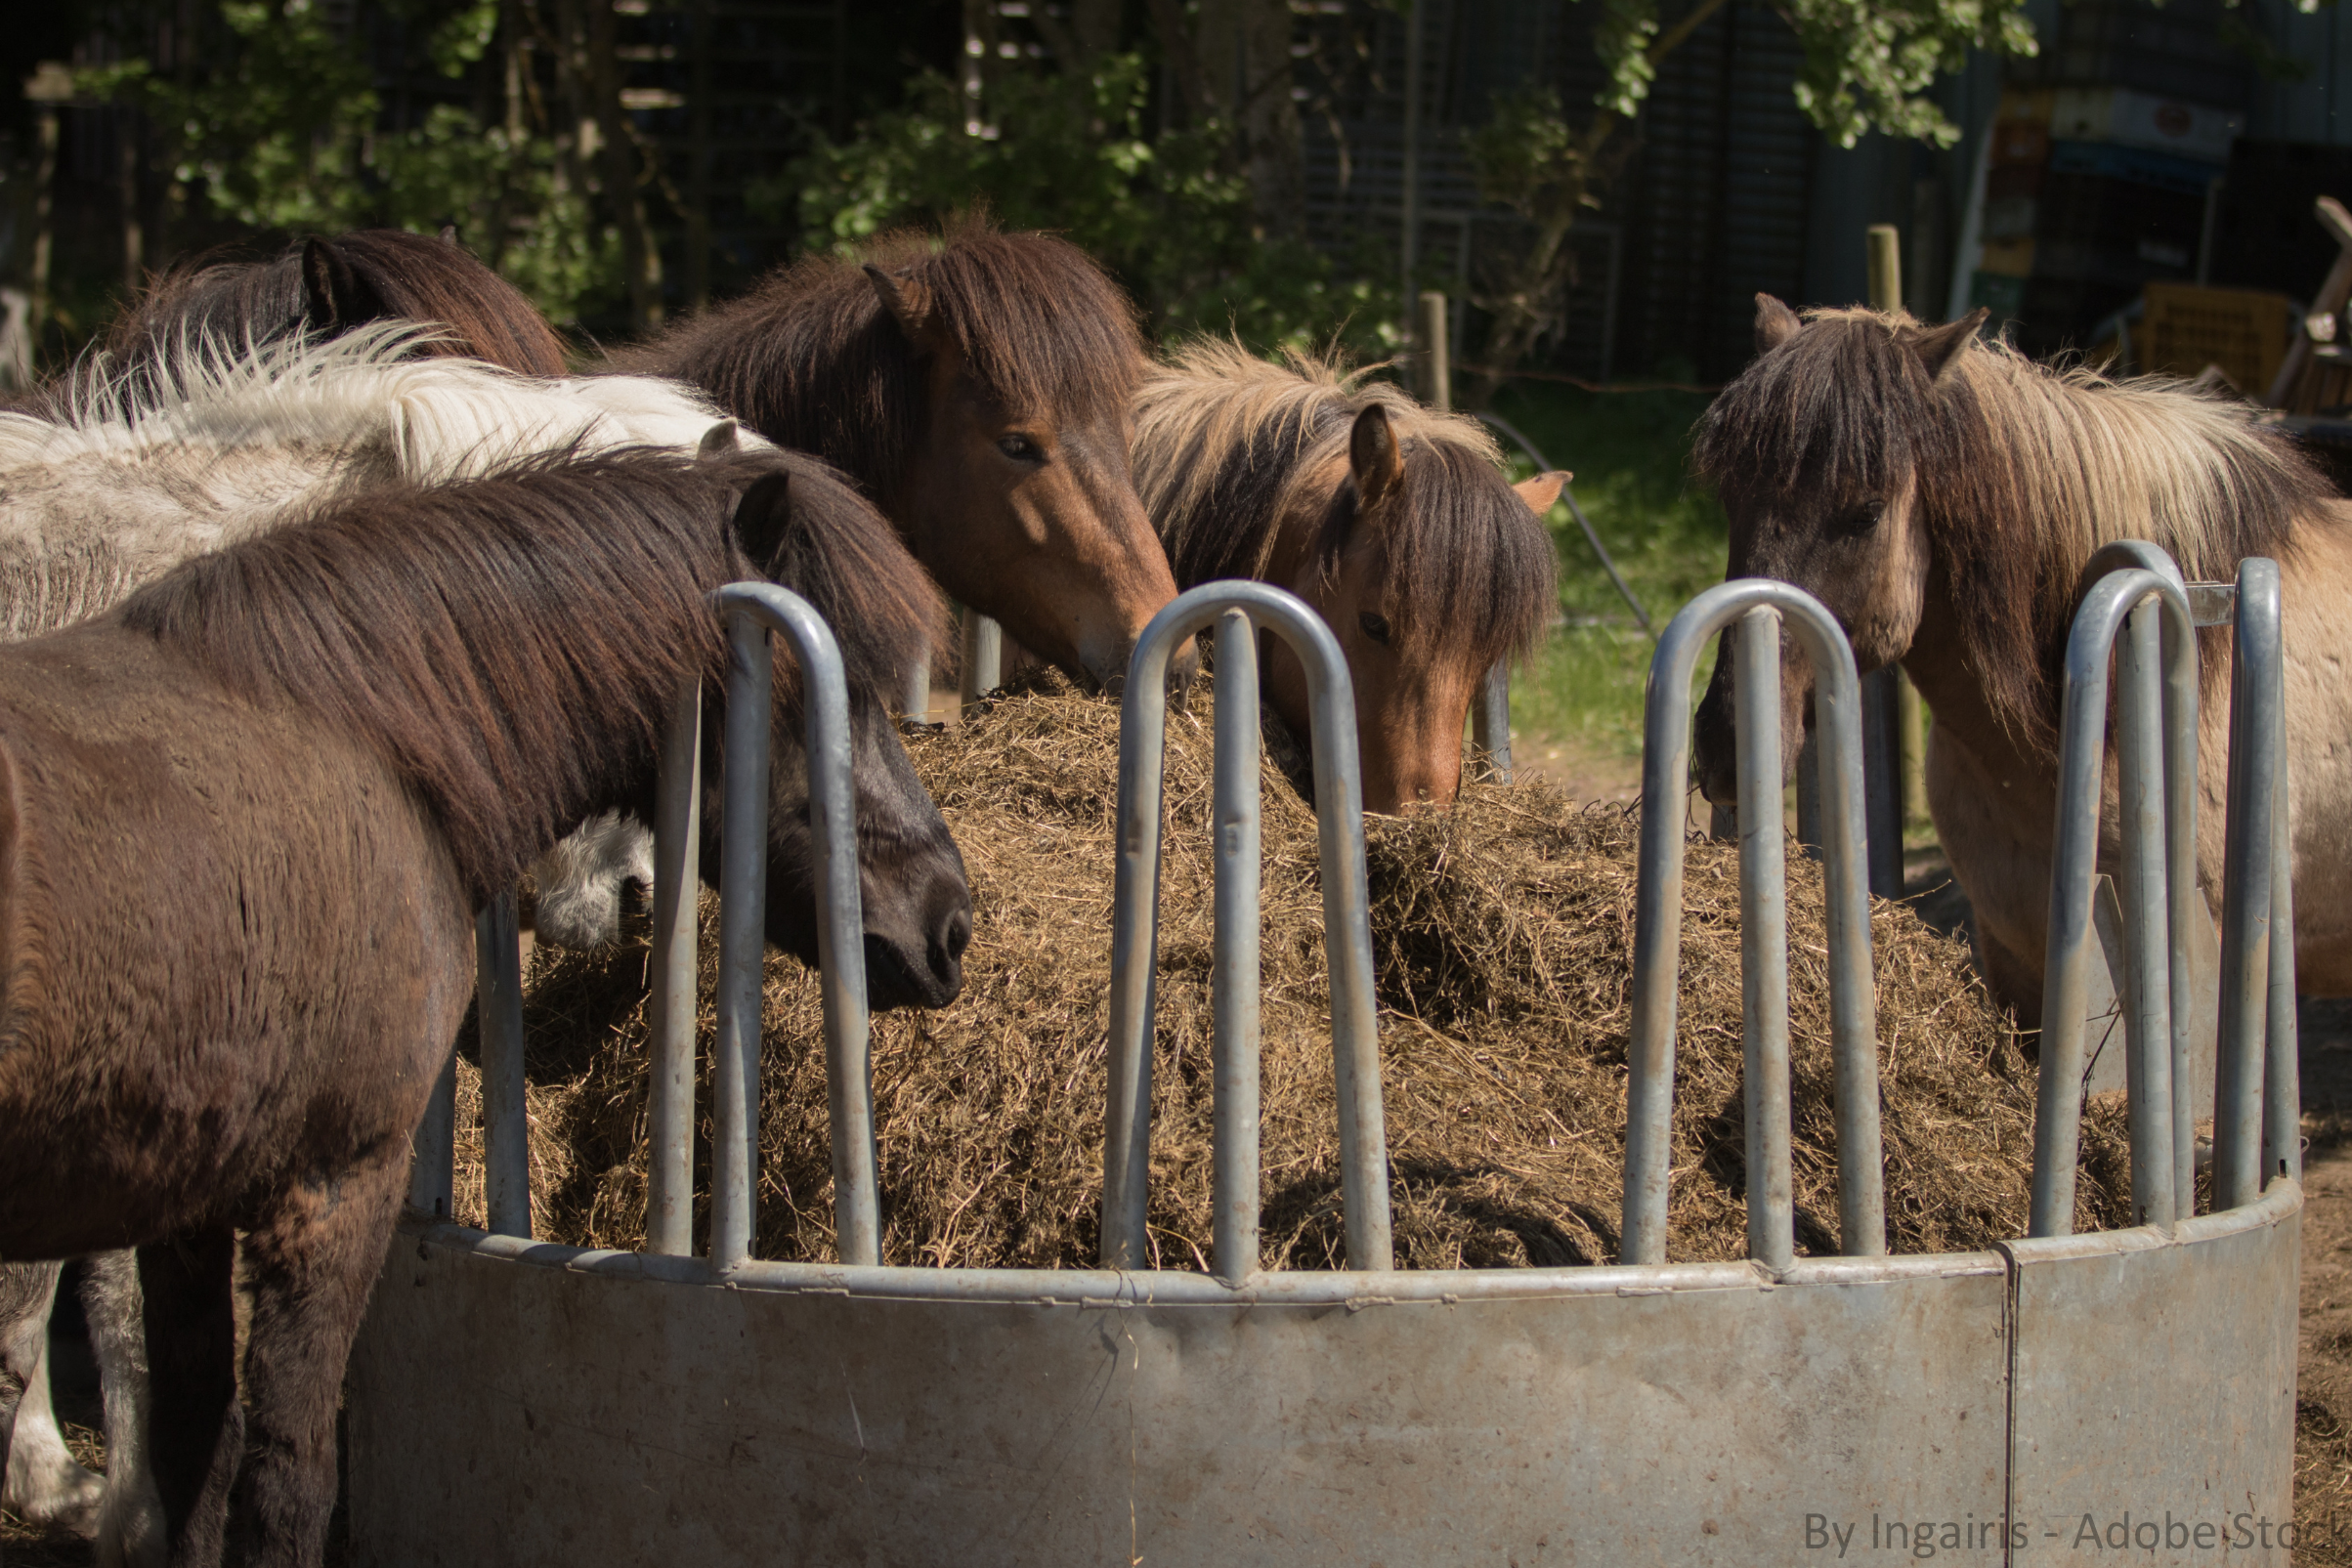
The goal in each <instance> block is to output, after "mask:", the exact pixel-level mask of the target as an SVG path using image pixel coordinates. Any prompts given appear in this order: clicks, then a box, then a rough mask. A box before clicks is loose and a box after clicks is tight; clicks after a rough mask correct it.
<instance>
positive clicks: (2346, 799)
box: [1696, 296, 2352, 1025]
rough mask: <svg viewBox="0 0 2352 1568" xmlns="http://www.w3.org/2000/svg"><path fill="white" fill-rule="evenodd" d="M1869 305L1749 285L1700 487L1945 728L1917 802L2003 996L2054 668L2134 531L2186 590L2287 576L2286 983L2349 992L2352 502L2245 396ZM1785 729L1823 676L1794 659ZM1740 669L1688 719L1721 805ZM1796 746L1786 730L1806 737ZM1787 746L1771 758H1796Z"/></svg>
mask: <svg viewBox="0 0 2352 1568" xmlns="http://www.w3.org/2000/svg"><path fill="white" fill-rule="evenodd" d="M1984 314H1985V313H1983V312H1982V311H1980V312H1978V313H1977V314H1976V315H1974V316H1971V317H1969V318H1965V319H1963V320H1959V321H1953V322H1950V323H1948V324H1946V325H1942V326H1924V325H1922V324H1920V323H1919V322H1917V321H1914V320H1912V319H1910V318H1908V317H1905V316H1899V315H1898V316H1887V315H1881V314H1879V313H1876V312H1872V311H1864V310H1839V311H1816V312H1812V313H1809V314H1808V316H1807V317H1806V318H1802V319H1800V318H1798V317H1797V316H1796V315H1795V314H1794V313H1792V312H1791V311H1789V310H1788V308H1787V307H1785V306H1783V305H1781V304H1780V303H1779V302H1778V301H1777V300H1774V299H1772V298H1770V297H1768V296H1759V297H1758V301H1757V316H1756V348H1757V359H1756V361H1755V362H1754V363H1753V364H1751V365H1750V366H1749V367H1748V369H1747V371H1746V372H1745V373H1744V374H1742V375H1741V376H1740V377H1739V378H1738V380H1736V381H1734V382H1733V383H1732V385H1731V387H1729V388H1728V389H1726V391H1725V392H1724V394H1723V396H1722V397H1721V398H1719V399H1718V400H1717V401H1716V403H1715V404H1714V406H1713V407H1712V408H1711V409H1710V410H1709V412H1708V414H1707V416H1706V419H1705V421H1704V423H1703V424H1702V425H1701V427H1700V432H1699V440H1698V447H1697V454H1696V456H1697V463H1698V467H1699V470H1700V472H1701V473H1702V474H1703V475H1704V476H1705V477H1706V478H1708V479H1709V480H1711V481H1712V482H1713V483H1714V484H1715V485H1716V486H1717V487H1719V488H1720V490H1721V491H1722V494H1723V497H1724V502H1725V504H1726V506H1727V507H1728V508H1729V510H1730V512H1731V521H1732V554H1731V574H1732V575H1733V576H1766V577H1778V578H1781V579H1782V580H1784V581H1788V582H1793V583H1795V584H1797V585H1798V586H1799V587H1802V588H1804V589H1806V590H1807V591H1808V592H1810V593H1812V594H1814V595H1815V596H1817V598H1819V599H1820V600H1821V602H1822V603H1823V604H1825V605H1826V606H1828V608H1829V609H1830V611H1831V612H1832V613H1833V614H1836V615H1837V617H1838V618H1839V620H1840V621H1841V622H1842V623H1843V625H1844V626H1845V628H1846V630H1847V633H1848V635H1849V636H1850V637H1851V638H1852V639H1853V642H1854V654H1855V659H1856V662H1857V663H1858V664H1859V665H1860V668H1861V669H1863V670H1864V671H1868V670H1871V669H1874V668H1877V667H1878V666H1880V665H1883V664H1888V663H1892V662H1896V661H1898V660H1900V661H1901V662H1902V664H1903V668H1904V669H1905V670H1906V671H1907V672H1908V673H1909V675H1910V678H1911V680H1912V682H1913V683H1914V684H1916V685H1917V686H1918V688H1919V693H1920V696H1921V697H1923V698H1924V699H1926V700H1927V702H1928V704H1929V706H1930V707H1931V708H1932V709H1933V710H1934V713H1935V729H1934V732H1933V734H1932V736H1931V738H1930V741H1929V744H1928V758H1927V786H1928V804H1929V807H1930V809H1931V810H1932V811H1933V812H1934V814H1935V820H1936V829H1937V832H1938V835H1939V836H1940V837H1941V839H1942V840H1943V844H1944V849H1945V852H1946V854H1947V855H1948V856H1949V857H1950V859H1951V865H1952V870H1953V874H1954V875H1955V876H1956V877H1957V878H1958V880H1959V883H1960V885H1961V887H1962V888H1963V889H1964V890H1965V891H1966V892H1967V894H1968V896H1969V900H1970V902H1971V904H1972V905H1973V906H1974V908H1975V914H1976V924H1977V939H1978V950H1979V954H1980V955H1981V957H1982V960H1983V963H1984V968H1985V978H1986V981H1987V983H1988V984H1989V986H1990V987H1991V989H1992V992H1993V994H1994V996H1997V997H1998V998H1999V999H2000V1000H2002V1001H2003V1002H2006V1003H2008V1004H2009V1005H2010V1006H2012V1007H2014V1008H2015V1009H2017V1012H2018V1015H2019V1017H2020V1018H2021V1019H2023V1020H2024V1021H2025V1022H2026V1023H2028V1024H2029V1025H2031V1024H2033V1023H2036V1022H2038V1021H2039V1019H2040V1017H2041V989H2042V979H2041V964H2042V952H2043V945H2044V940H2045V935H2046V922H2047V913H2048V898H2049V874H2050V855H2051V849H2052V844H2051V825H2052V818H2053V813H2054V810H2055V806H2056V792H2057V764H2056V754H2055V747H2056V736H2057V726H2058V717H2059V714H2058V701H2059V689H2058V681H2057V677H2058V671H2059V669H2060V667H2061V663H2062V660H2063V657H2064V652H2065V645H2066V637H2067V632H2068V628H2069V626H2070V623H2071V621H2072V619H2073V614H2074V608H2075V604H2076V592H2077V586H2078V578H2079V577H2080V574H2081V572H2082V569H2083V568H2084V566H2086V565H2087V564H2088V562H2089V560H2090V557H2091V555H2092V553H2093V552H2094V551H2096V550H2097V549H2098V548H2099V546H2100V545H2102V544H2105V543H2108V542H2110V541H2112V540H2116V539H2135V538H2136V539H2147V540H2151V541H2153V542H2154V543H2156V544H2159V545H2161V546H2162V547H2163V548H2164V549H2165V550H2167V551H2169V552H2171V554H2172V557H2173V559H2174V560H2176V561H2178V562H2179V563H2180V567H2181V570H2182V571H2183V572H2185V573H2187V574H2188V576H2189V577H2190V578H2191V579H2192V580H2198V579H2205V580H2212V579H2226V578H2229V577H2232V576H2234V575H2235V574H2236V571H2237V566H2238V563H2239V561H2240V560H2242V559H2244V558H2245V557H2247V556H2270V557H2274V558H2276V559H2277V560H2278V562H2279V567H2280V572H2281V573H2282V578H2283V581H2282V587H2283V598H2284V610H2285V615H2286V622H2285V628H2284V630H2285V638H2286V648H2287V660H2288V663H2287V669H2288V673H2287V715H2288V758H2289V767H2290V773H2291V782H2290V786H2289V787H2290V790H2291V796H2292V818H2293V839H2294V876H2295V878H2296V881H2297V883H2298V884H2299V885H2300V886H2301V887H2302V888H2303V889H2305V890H2306V896H2303V897H2299V898H2298V899H2297V900H2296V901H2295V948H2296V956H2297V962H2298V965H2299V983H2300V986H2301V988H2302V989H2304V990H2306V991H2315V992H2320V993H2323V994H2340V993H2343V992H2345V991H2347V990H2352V915H2347V913H2346V912H2345V911H2346V907H2347V906H2346V900H2345V899H2343V898H2341V897H2337V896H2332V894H2333V892H2334V890H2336V889H2337V885H2338V882H2339V879H2340V878H2342V877H2344V875H2345V874H2346V872H2347V870H2352V857H2347V855H2346V852H2345V843H2346V836H2347V833H2348V832H2352V776H2347V774H2346V773H2345V770H2344V769H2343V767H2342V766H2341V764H2340V758H2341V757H2342V755H2343V752H2344V749H2345V747H2346V746H2347V744H2352V687H2348V686H2346V684H2345V683H2344V682H2343V681H2342V680H2341V679H2339V678H2338V676H2337V674H2336V670H2335V665H2336V662H2337V661H2336V658H2335V656H2334V654H2333V652H2332V650H2333V649H2334V646H2335V644H2336V642H2337V641H2338V640H2339V639H2340V638H2341V636H2342V622H2343V618H2344V613H2345V608H2346V606H2347V604H2352V527H2347V524H2348V523H2352V508H2348V507H2347V506H2346V504H2345V503H2344V502H2342V501H2340V500H2337V499H2336V498H2335V497H2334V496H2333V494H2332V493H2331V490H2330V489H2329V487H2328V486H2327V485H2326V484H2325V483H2324V482H2323V481H2322V480H2321V479H2320V478H2319V476H2318V475H2317V474H2316V473H2314V472H2313V470H2312V469H2311V468H2310V467H2309V466H2307V465H2306V464H2305V462H2304V461H2303V460H2302V459H2301V458H2300V457H2299V456H2298V455H2297V454H2296V453H2295V452H2294V450H2293V449H2292V447H2290V446H2289V445H2288V444H2287V443H2286V442H2284V441H2283V440H2281V439H2280V438H2278V437H2276V436H2273V435H2270V434H2268V433H2266V432H2264V431H2262V430H2260V429H2258V428H2257V427H2256V426H2255V425H2254V424H2253V423H2252V420H2251V414H2252V410H2251V409H2250V408H2248V407H2246V406H2245V405H2244V404H2241V403H2231V402H2225V401H2222V400H2219V399H2216V398H2212V397H2208V396H2205V395H2202V394H2201V393H2200V392H2198V391H2196V390H2193V389H2192V388H2190V387H2188V386H2187V385H2185V384H2183V383H2180V382H2177V381H2168V380H2163V379H2160V378H2145V379H2140V380H2132V381H2123V382H2116V381H2110V380H2108V379H2106V378H2105V377H2103V376H2101V375H2099V374H2097V373H2095V372H2093V371H2091V370H2089V369H2085V368H2074V369H2056V368H2052V367H2048V366H2044V365H2040V364H2036V363H2034V362H2033V361H2031V360H2028V359H2027V358H2025V357H2024V356H2023V355H2020V354H2019V353H2017V352H2016V351H2015V350H2014V349H2012V348H2010V347H2009V346H2008V345H2007V344H2006V343H1999V342H1993V343H1986V342H1982V341H1980V340H1979V339H1978V337H1977V329H1978V327H1979V326H1980V325H1981V324H1982V322H1983V319H1984ZM2228 637H2229V634H2228V632H2227V631H2226V630H2218V631H2209V632H2206V633H2205V634H2204V635H2203V638H2202V656H2203V660H2204V668H2205V674H2206V680H2205V682H2204V699H2203V701H2202V703H2201V704H2200V713H2201V716H2202V730H2203V733H2202V768H2201V777H2200V799H2199V802H2198V826H2199V860H2200V868H2201V872H2202V880H2203V881H2204V883H2205V886H2206V889H2207V894H2208V897H2213V898H2217V897H2218V896H2219V891H2220V887H2221V834H2222V826H2223V823H2224V813H2223V809H2222V792H2223V788H2224V785H2225V784H2226V769H2225V766H2224V764H2223V761H2222V754H2223V749H2224V747H2225V745H2226V741H2227V736H2228V725H2229V683H2228V682H2227V681H2226V680H2218V679H2215V678H2214V677H2215V676H2216V675H2217V673H2218V672H2220V671H2222V670H2225V669H2226V668H2227V663H2228V647H2229V643H2228ZM1784 659H1785V663H1784V674H1783V680H1784V683H1785V685H1786V687H1787V691H1786V692H1785V693H1784V705H1783V708H1782V712H1783V714H1784V715H1787V716H1788V722H1789V723H1790V724H1791V725H1792V726H1793V725H1794V724H1795V723H1796V722H1797V719H1796V715H1798V714H1799V713H1801V712H1802V710H1803V704H1802V700H1801V699H1803V698H1804V697H1805V696H1806V695H1807V694H1808V693H1810V691H1811V689H1812V682H1813V676H1812V672H1811V670H1810V668H1809V667H1808V666H1807V665H1806V663H1805V662H1804V660H1803V657H1802V655H1801V654H1798V653H1797V652H1796V651H1795V650H1793V649H1788V650H1785V651H1784ZM1731 682H1732V670H1731V668H1730V665H1729V661H1728V660H1724V661H1721V662H1719V663H1718V665H1717V670H1716V678H1715V681H1714V683H1713V685H1711V686H1710V687H1709V689H1708V692H1707V697H1706V700H1705V702H1704V703H1703V705H1702V707H1701V709H1700V715H1699V726H1698V732H1697V754H1698V766H1699V772H1700V779H1701V782H1702V784H1704V786H1705V788H1706V791H1707V793H1708V795H1709V796H1710V797H1711V798H1713V799H1715V800H1717V801H1721V802H1727V803H1728V802H1729V801H1731V800H1732V798H1733V797H1734V795H1735V794H1736V789H1735V786H1734V784H1733V773H1732V722H1731V718H1732V705H1731V702H1730V696H1731ZM1791 739H1792V740H1793V735H1792V737H1791ZM1794 754H1795V752H1794V749H1793V746H1791V747H1790V748H1789V749H1787V750H1786V751H1784V755H1789V756H1793V755H1794Z"/></svg>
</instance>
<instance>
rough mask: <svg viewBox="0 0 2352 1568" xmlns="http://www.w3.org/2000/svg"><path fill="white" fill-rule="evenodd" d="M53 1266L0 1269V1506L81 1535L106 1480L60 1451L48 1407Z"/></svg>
mask: <svg viewBox="0 0 2352 1568" xmlns="http://www.w3.org/2000/svg"><path fill="white" fill-rule="evenodd" d="M58 1272H59V1265H58V1264H56V1263H8V1264H0V1406H5V1407H6V1408H5V1410H0V1473H5V1474H6V1476H7V1481H6V1484H5V1485H4V1486H0V1506H6V1507H7V1508H8V1509H9V1510H10V1511H11V1512H13V1513H15V1514H17V1515H18V1517H20V1518H21V1519H24V1520H26V1521H27V1522H28V1523H32V1524H49V1525H59V1526H62V1527H64V1529H67V1530H70V1531H72V1532H73V1533H74V1534H75V1535H82V1536H86V1535H88V1534H90V1533H91V1531H92V1530H93V1529H94V1528H96V1526H97V1522H98V1514H99V1506H100V1503H99V1500H100V1498H101V1497H102V1495H103V1494H104V1492H105V1489H106V1482H105V1481H103V1480H101V1479H100V1478H99V1477H98V1476H95V1475H93V1474H91V1473H90V1472H89V1471H88V1470H85V1469H83V1468H82V1467H81V1466H80V1465H79V1464H77V1463H75V1462H74V1460H73V1456H72V1455H71V1454H69V1453H67V1452H66V1451H65V1438H64V1433H62V1432H60V1431H59V1430H58V1424H57V1416H56V1413H55V1412H54V1411H53V1410H52V1409H51V1408H50V1402H49V1313H50V1305H51V1303H52V1302H53V1301H55V1300H56V1298H57V1286H58Z"/></svg>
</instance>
